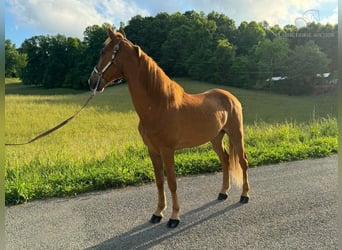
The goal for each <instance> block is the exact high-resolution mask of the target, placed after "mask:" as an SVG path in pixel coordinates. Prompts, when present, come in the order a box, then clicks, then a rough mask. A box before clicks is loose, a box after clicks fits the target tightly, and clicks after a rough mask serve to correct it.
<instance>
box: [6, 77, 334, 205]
mask: <svg viewBox="0 0 342 250" xmlns="http://www.w3.org/2000/svg"><path fill="white" fill-rule="evenodd" d="M179 82H180V83H182V85H183V86H184V87H185V89H186V90H187V91H189V92H192V93H195V92H201V91H204V90H207V89H209V88H213V87H222V86H215V85H210V84H206V83H200V82H195V81H189V80H186V79H179ZM228 89H229V90H230V91H231V92H232V93H234V94H235V95H236V96H237V97H238V98H239V99H240V101H241V102H242V104H243V106H244V115H245V134H246V150H247V154H248V156H249V161H250V165H251V166H258V165H262V164H269V163H277V162H282V161H290V160H297V159H305V158H313V157H323V156H327V155H329V154H332V153H336V152H337V134H338V131H337V122H336V118H335V117H336V112H337V111H336V109H337V108H336V106H337V105H336V99H337V97H336V96H314V97H289V96H281V95H275V94H269V93H265V92H255V91H248V90H241V89H233V88H228ZM88 95H89V93H86V92H80V91H74V90H66V89H57V90H56V89H52V90H47V89H41V88H37V87H28V86H23V85H21V84H20V82H18V81H17V80H13V79H11V80H7V83H6V97H5V105H6V114H5V115H6V123H5V126H6V127H5V128H6V130H5V140H6V143H13V142H23V141H27V140H29V139H31V138H33V137H34V136H36V135H37V134H39V133H41V132H43V131H45V130H47V129H49V128H51V127H53V126H55V125H56V124H58V123H60V122H61V121H63V120H65V119H66V118H67V117H68V116H70V115H72V114H73V113H74V112H75V111H77V110H78V109H79V108H80V107H81V106H82V104H83V103H84V101H85V100H86V99H87V97H88ZM137 124H138V117H137V115H136V113H135V111H134V109H133V106H132V104H131V100H130V97H129V93H128V89H127V86H125V85H121V86H116V87H113V88H109V89H107V90H106V91H105V92H104V93H103V94H101V95H98V96H96V97H95V98H93V100H92V102H91V103H90V106H88V107H87V108H86V109H85V110H83V111H82V112H81V113H80V114H79V116H78V117H77V118H76V119H75V120H73V121H72V122H71V123H69V124H68V125H67V126H66V127H63V128H61V129H60V130H58V131H57V132H55V133H54V134H52V135H49V136H47V137H45V138H44V139H41V140H39V141H37V142H34V143H33V144H31V145H26V146H19V147H6V166H5V167H6V174H5V179H6V204H18V203H21V202H24V201H29V200H33V199H40V198H45V197H53V196H65V195H75V194H78V193H82V192H87V191H91V190H99V189H105V188H109V187H123V186H127V185H136V184H142V183H145V182H147V181H152V180H153V179H154V177H153V169H152V166H151V163H150V160H149V157H148V156H147V150H146V148H145V146H144V145H143V143H142V141H141V138H140V136H139V134H138V130H137ZM176 168H177V174H178V175H188V174H196V173H207V172H215V171H220V166H219V162H218V159H217V157H216V155H215V154H214V152H213V151H212V150H211V147H210V145H208V144H206V145H203V146H201V147H198V148H196V149H187V150H181V151H179V152H177V154H176Z"/></svg>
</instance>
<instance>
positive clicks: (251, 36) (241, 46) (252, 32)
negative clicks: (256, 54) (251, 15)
mask: <svg viewBox="0 0 342 250" xmlns="http://www.w3.org/2000/svg"><path fill="white" fill-rule="evenodd" d="M265 36H266V33H265V30H264V29H263V27H262V26H261V25H260V24H258V23H256V22H254V21H252V22H250V23H247V22H246V21H245V22H242V23H241V24H240V26H239V28H238V30H237V54H238V55H241V54H243V55H246V54H248V53H251V52H252V50H253V49H254V47H255V46H256V45H258V43H259V42H260V41H262V40H263V39H264V38H265Z"/></svg>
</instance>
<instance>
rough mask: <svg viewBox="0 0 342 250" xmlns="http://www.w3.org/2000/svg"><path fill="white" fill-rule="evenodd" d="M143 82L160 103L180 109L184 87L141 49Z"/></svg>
mask: <svg viewBox="0 0 342 250" xmlns="http://www.w3.org/2000/svg"><path fill="white" fill-rule="evenodd" d="M139 67H140V76H141V78H142V82H141V84H144V85H145V87H146V89H147V91H148V93H149V94H150V95H151V97H152V98H153V99H154V100H156V99H159V100H158V102H159V103H166V107H167V108H176V109H178V108H179V107H180V105H181V103H182V100H183V95H184V89H183V88H182V87H181V86H180V85H179V84H177V83H176V82H174V81H172V80H171V79H170V78H169V77H168V76H167V75H166V74H165V72H164V71H163V70H162V69H161V68H160V67H159V66H158V64H157V63H156V62H155V61H154V60H153V59H152V58H151V57H149V56H148V55H147V54H146V53H145V52H143V51H141V56H140V65H139Z"/></svg>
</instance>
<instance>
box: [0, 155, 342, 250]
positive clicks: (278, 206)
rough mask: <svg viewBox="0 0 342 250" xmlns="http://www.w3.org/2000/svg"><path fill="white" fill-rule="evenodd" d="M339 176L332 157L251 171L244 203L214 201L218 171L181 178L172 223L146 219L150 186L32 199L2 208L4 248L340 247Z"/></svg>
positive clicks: (234, 196) (234, 194)
mask: <svg viewBox="0 0 342 250" xmlns="http://www.w3.org/2000/svg"><path fill="white" fill-rule="evenodd" d="M337 182H338V181H337V156H331V157H328V158H324V159H318V160H307V161H298V162H292V163H284V164H279V165H271V166H264V167H259V168H254V169H250V183H251V188H252V190H251V193H250V194H251V200H250V203H249V204H247V205H240V204H239V203H237V201H238V200H239V195H240V190H237V189H236V188H233V189H232V190H231V195H230V197H229V198H228V199H227V200H226V201H223V202H219V201H216V200H215V198H216V196H217V194H218V191H219V188H220V185H221V174H220V173H218V174H209V175H199V176H195V177H186V178H180V179H179V182H178V183H179V198H180V202H181V206H182V216H181V220H182V221H181V224H180V225H179V226H178V227H177V228H176V229H168V228H166V221H167V220H166V219H164V220H163V221H162V222H161V223H160V224H158V225H152V224H150V223H148V222H147V221H148V219H149V218H150V216H151V213H152V211H153V210H154V208H155V205H156V204H155V202H156V188H155V186H154V185H153V184H148V185H144V186H140V187H131V188H127V189H123V190H122V189H121V190H109V191H104V192H96V193H91V194H87V195H81V196H78V197H75V198H67V199H49V200H45V201H36V202H30V203H28V204H25V205H19V206H14V207H8V208H7V209H6V237H7V247H6V249H16V250H17V249H44V250H46V249H337V248H338V226H337V220H336V217H337ZM167 197H168V200H170V196H169V195H168V196H167ZM166 214H167V215H169V214H170V208H168V209H167V211H166Z"/></svg>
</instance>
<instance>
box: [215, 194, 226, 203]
mask: <svg viewBox="0 0 342 250" xmlns="http://www.w3.org/2000/svg"><path fill="white" fill-rule="evenodd" d="M227 198H228V194H222V193H219V196H218V197H217V199H218V200H219V201H224V200H226V199H227Z"/></svg>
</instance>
